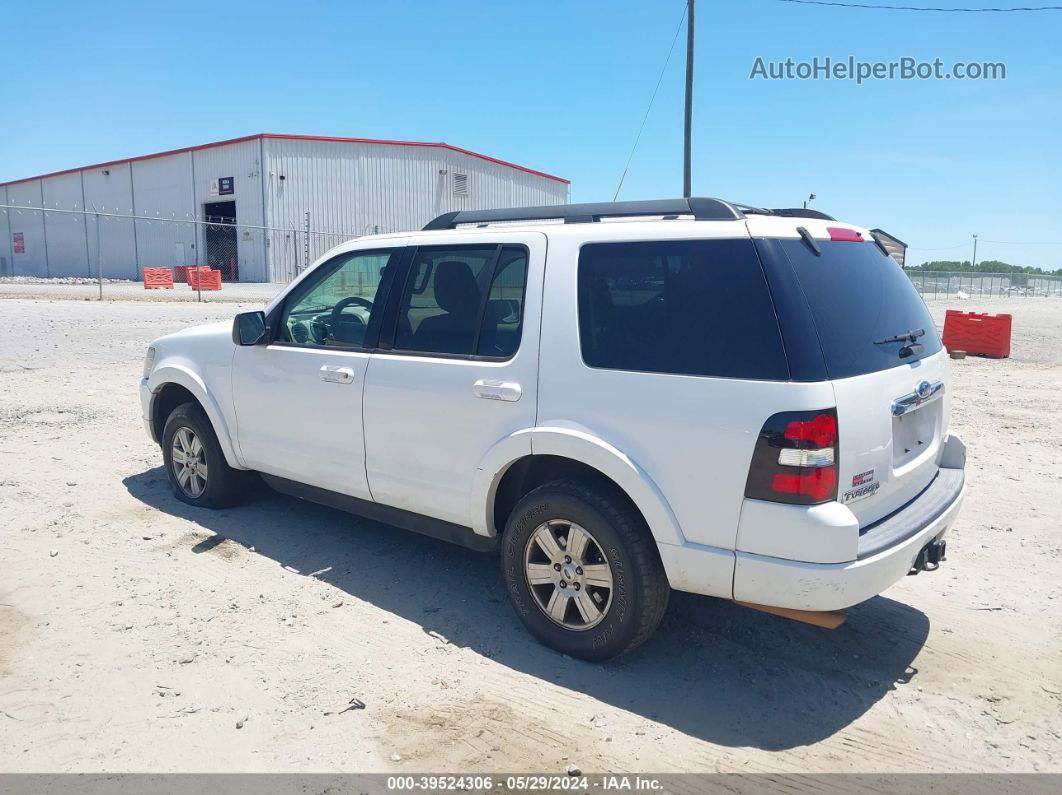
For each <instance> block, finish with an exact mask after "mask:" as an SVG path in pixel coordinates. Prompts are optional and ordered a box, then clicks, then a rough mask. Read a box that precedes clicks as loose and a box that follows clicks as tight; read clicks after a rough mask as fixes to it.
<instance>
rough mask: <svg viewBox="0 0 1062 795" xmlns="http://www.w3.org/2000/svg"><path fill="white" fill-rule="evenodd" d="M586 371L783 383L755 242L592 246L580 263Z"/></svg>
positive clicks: (783, 372)
mask: <svg viewBox="0 0 1062 795" xmlns="http://www.w3.org/2000/svg"><path fill="white" fill-rule="evenodd" d="M579 336H580V341H581V345H582V352H583V360H584V361H585V362H586V363H587V364H588V365H589V366H590V367H601V368H608V369H613V370H637V371H644V372H654V373H675V374H682V375H702V376H719V377H724V378H749V379H759V380H777V381H784V380H786V379H787V378H788V377H789V374H788V368H787V366H786V359H785V353H784V351H783V348H782V340H781V336H780V334H779V331H778V321H777V319H776V317H775V313H774V306H773V304H772V303H771V297H770V293H769V291H768V289H767V282H766V279H765V278H764V275H763V270H762V268H761V267H760V262H759V259H758V258H757V256H756V251H755V247H754V246H753V243H752V241H751V240H682V241H656V242H647V243H645V242H639V243H593V244H589V245H586V246H583V248H582V251H581V252H580V254H579Z"/></svg>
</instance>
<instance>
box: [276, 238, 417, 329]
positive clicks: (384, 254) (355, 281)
mask: <svg viewBox="0 0 1062 795" xmlns="http://www.w3.org/2000/svg"><path fill="white" fill-rule="evenodd" d="M400 256H401V255H400V250H399V249H383V250H374V251H352V252H349V253H347V254H341V255H339V256H338V257H336V259H335V260H333V261H332V262H330V263H326V264H325V265H323V266H321V274H322V275H321V276H320V277H318V278H316V279H311V280H309V281H307V282H306V284H305V286H304V285H299V288H302V289H299V288H296V290H295V291H294V292H293V294H292V295H291V296H290V297H289V298H288V301H287V305H286V306H285V309H284V313H283V315H282V319H281V323H280V329H279V331H278V336H277V340H278V341H280V342H286V343H290V344H294V345H306V346H327V347H341V348H362V347H365V345H366V332H367V330H368V329H369V324H370V322H371V321H372V320H374V319H375V320H376V321H377V322H378V319H379V315H380V313H381V312H382V310H383V307H377V304H376V298H377V292H378V291H379V288H380V283H381V281H382V280H383V277H384V274H385V273H386V272H387V270H388V269H389V268H394V267H396V266H397V262H398V260H399V258H400Z"/></svg>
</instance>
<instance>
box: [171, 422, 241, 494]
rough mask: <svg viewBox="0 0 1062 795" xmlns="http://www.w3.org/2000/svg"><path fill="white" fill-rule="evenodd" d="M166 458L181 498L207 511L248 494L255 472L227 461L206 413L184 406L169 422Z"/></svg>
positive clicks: (174, 484) (172, 480)
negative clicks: (236, 467)
mask: <svg viewBox="0 0 1062 795" xmlns="http://www.w3.org/2000/svg"><path fill="white" fill-rule="evenodd" d="M162 458H163V461H165V463H166V475H167V476H168V477H169V480H170V485H171V486H173V491H174V494H175V495H176V497H177V499H179V500H181V501H182V502H186V503H188V504H189V505H197V506H200V507H203V508H226V507H228V506H230V505H235V504H236V503H237V502H240V501H241V500H242V499H243V497H244V496H245V494H246V493H247V489H248V486H249V485H250V481H249V479H250V477H251V473H249V472H244V471H242V470H238V469H233V468H232V467H230V466H229V465H228V463H227V462H226V461H225V454H224V453H223V452H222V451H221V445H220V444H219V443H218V437H217V436H216V435H215V433H214V428H213V427H212V426H211V424H210V420H209V419H208V418H207V416H206V414H204V413H203V410H202V409H201V408H200V407H199V406H198V405H196V404H195V403H182V404H181V405H180V406H178V407H177V408H175V409H174V410H173V412H172V413H171V414H170V416H169V417H168V418H167V420H166V427H165V428H164V429H163V432H162Z"/></svg>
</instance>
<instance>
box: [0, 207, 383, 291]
mask: <svg viewBox="0 0 1062 795" xmlns="http://www.w3.org/2000/svg"><path fill="white" fill-rule="evenodd" d="M0 214H2V218H0V231H3V232H6V237H7V239H6V240H3V241H0V276H29V277H37V276H40V277H60V278H62V277H75V278H91V279H132V280H139V279H140V278H141V277H142V274H143V269H144V268H157V267H169V268H173V267H174V266H179V265H209V266H210V267H211V268H214V269H215V270H218V271H220V272H221V278H222V280H223V281H250V282H290V281H291V280H292V279H294V278H295V277H296V276H298V275H299V274H300V273H301V272H302V271H303V270H304V269H305V268H306V267H307V266H308V265H309V264H310V263H311V262H313V261H314V260H316V259H317V258H318V257H320V256H321V255H322V254H324V253H325V252H326V251H328V250H329V249H330V248H333V247H334V246H337V245H339V244H340V243H343V242H345V241H347V240H351V239H353V238H356V237H359V236H361V235H364V234H373V233H377V232H380V231H382V230H380V229H379V228H378V227H371V228H368V229H364V230H353V229H329V228H325V229H321V228H318V227H317V226H316V225H315V224H314V223H313V216H312V214H311V213H309V212H304V213H301V214H300V216H301V219H302V223H301V224H299V225H295V224H292V225H291V226H290V227H288V226H262V225H258V224H246V223H240V222H238V221H237V219H236V218H235V217H233V216H234V215H235V212H233V213H232V214H225V213H217V214H210V215H204V216H201V217H199V218H193V217H191V216H184V217H178V216H175V215H170V216H168V217H167V216H166V215H165V214H164V213H148V212H135V213H134V212H131V211H128V210H126V209H122V208H113V207H112V208H107V207H99V208H88V209H65V208H60V207H40V206H23V205H15V204H0ZM4 221H6V223H3V222H4Z"/></svg>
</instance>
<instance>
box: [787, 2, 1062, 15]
mask: <svg viewBox="0 0 1062 795" xmlns="http://www.w3.org/2000/svg"><path fill="white" fill-rule="evenodd" d="M775 2H778V3H797V4H799V5H806V6H833V7H836V8H866V9H870V10H877V11H935V12H944V13H964V14H977V13H981V12H989V13H1006V12H1009V11H1062V6H1009V7H1000V6H996V7H989V8H942V7H939V6H937V7H933V6H929V7H925V6H893V5H882V4H878V3H865V4H864V3H836V2H832V0H775Z"/></svg>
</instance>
